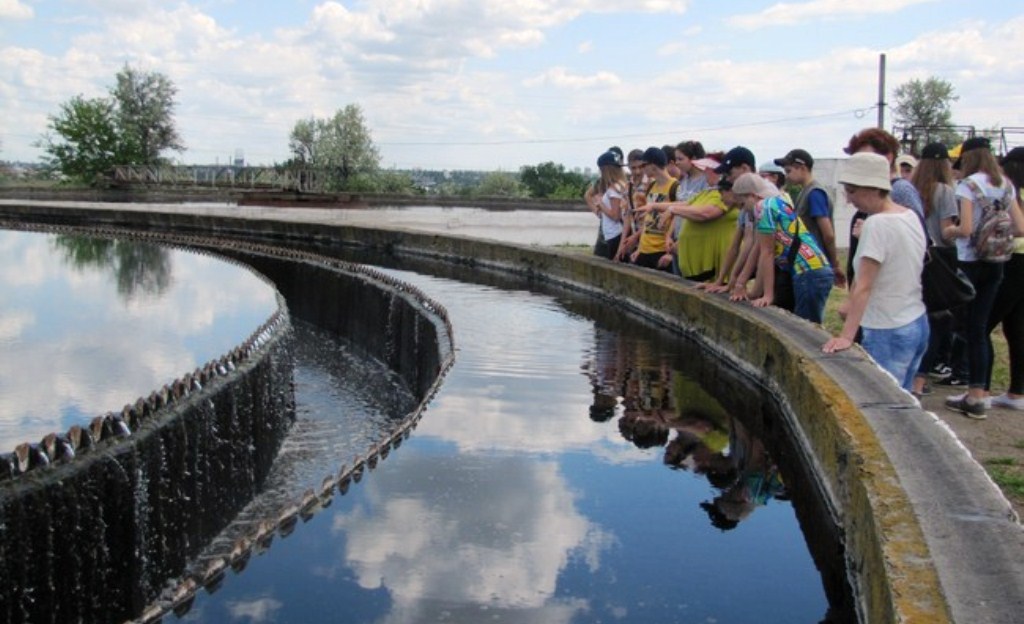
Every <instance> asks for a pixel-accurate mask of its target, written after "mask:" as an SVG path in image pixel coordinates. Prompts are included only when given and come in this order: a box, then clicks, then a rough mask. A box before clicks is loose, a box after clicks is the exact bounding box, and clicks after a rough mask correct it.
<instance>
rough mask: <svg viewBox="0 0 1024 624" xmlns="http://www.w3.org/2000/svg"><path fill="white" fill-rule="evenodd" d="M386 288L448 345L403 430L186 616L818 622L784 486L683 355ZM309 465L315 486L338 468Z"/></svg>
mask: <svg viewBox="0 0 1024 624" xmlns="http://www.w3.org/2000/svg"><path fill="white" fill-rule="evenodd" d="M395 274H396V275H397V276H398V277H400V278H402V279H406V280H408V281H410V282H412V283H414V284H415V285H417V286H419V287H420V288H421V289H422V290H424V291H425V292H426V293H427V294H428V295H429V296H431V297H432V298H434V299H435V300H437V301H439V302H441V303H442V304H444V305H445V306H446V307H447V309H448V310H449V314H450V316H451V318H452V323H453V326H454V328H455V341H456V349H457V359H456V363H455V366H454V367H453V369H452V371H451V372H450V373H449V374H448V376H447V378H446V379H445V383H444V385H443V386H442V388H441V390H440V391H439V393H438V395H437V396H436V397H435V399H434V400H433V402H432V403H431V404H430V406H429V408H428V410H427V412H426V414H425V416H424V418H423V420H422V421H421V423H420V425H419V427H418V428H417V429H416V431H415V433H414V434H413V436H412V437H411V438H410V439H409V440H408V441H407V442H406V443H405V444H403V445H402V447H401V448H400V449H398V450H396V451H393V452H392V454H391V455H390V456H389V458H388V459H387V460H386V461H384V462H382V463H381V464H380V465H379V466H378V467H377V469H376V470H374V471H372V472H370V473H368V474H367V476H366V477H364V479H363V481H362V482H361V483H359V484H357V485H354V486H353V487H352V489H351V490H350V491H349V492H348V494H347V495H345V496H340V497H336V498H335V499H334V501H333V503H332V504H331V506H329V507H328V508H326V509H325V510H323V511H321V512H320V513H319V514H317V515H315V516H313V517H312V518H311V519H310V520H309V521H308V522H305V523H302V524H300V525H299V527H298V528H297V529H296V530H295V531H294V532H293V533H291V534H290V535H289V536H288V537H286V538H283V539H278V540H276V541H275V543H274V544H273V545H272V547H271V548H270V549H269V550H268V551H267V552H265V553H264V554H263V555H261V556H258V557H254V558H253V559H252V560H251V561H250V562H249V564H248V567H247V568H246V569H245V570H244V571H243V572H242V573H241V574H237V575H231V576H229V578H227V579H226V580H225V582H224V583H223V585H222V586H220V588H219V589H218V590H217V592H216V593H214V594H212V595H207V594H202V595H200V596H199V597H198V598H197V599H196V601H195V603H194V604H193V606H192V608H191V610H190V611H189V612H188V613H187V614H186V615H185V616H184V619H186V620H188V621H203V622H222V621H225V622H226V621H234V622H255V621H261V622H327V621H331V622H389V623H397V622H409V623H412V622H467V623H469V622H474V623H475V622H485V621H488V622H490V621H493V622H740V623H742V622H758V623H764V622H780V623H781V622H786V623H791V622H817V621H819V620H820V619H821V618H822V617H823V615H824V614H825V612H826V610H827V602H826V600H825V597H824V592H823V589H822V583H821V579H820V577H819V576H818V574H817V571H816V570H815V567H814V564H813V562H812V560H811V557H810V555H809V554H808V551H807V548H806V545H805V543H804V539H803V536H802V534H801V532H800V528H799V526H798V523H797V521H796V518H795V517H794V512H793V508H792V506H791V504H790V503H789V501H788V498H789V492H787V490H786V485H785V482H784V479H783V478H782V476H781V474H780V472H779V469H778V467H777V466H776V465H775V462H774V461H773V460H772V458H771V457H770V455H769V454H768V453H767V451H766V450H765V447H764V445H763V444H762V443H761V442H760V441H759V440H757V439H756V438H755V437H753V436H752V435H751V433H750V432H749V430H748V429H747V428H746V427H745V426H744V425H743V423H742V421H741V419H739V418H738V416H740V415H741V414H737V413H733V412H732V411H730V409H729V408H727V407H726V405H729V406H731V408H732V409H739V408H736V407H735V406H741V405H744V402H743V401H736V400H729V401H725V402H723V401H721V400H719V399H716V398H715V397H714V396H712V395H711V394H709V392H708V391H707V390H705V389H703V388H702V387H701V384H700V383H698V382H697V381H696V380H695V377H694V376H693V374H692V372H693V371H694V370H695V369H694V366H695V363H696V364H697V365H698V366H699V361H698V358H700V357H701V355H700V353H699V352H697V351H695V350H694V349H693V347H692V345H688V344H687V343H684V342H683V341H681V340H679V339H677V338H676V337H674V336H671V335H668V334H666V333H664V332H661V331H657V330H655V329H652V328H651V327H650V326H648V325H646V324H645V323H642V322H640V321H637V320H636V319H633V318H631V317H627V316H625V315H622V314H621V313H616V312H614V311H609V310H604V311H602V310H601V307H600V304H595V303H594V302H587V301H585V300H579V299H578V298H573V297H568V298H564V299H563V298H560V297H557V296H552V295H544V294H538V293H534V292H529V291H526V290H504V289H499V288H494V287H490V286H486V285H482V284H470V283H463V282H459V281H455V280H451V279H445V278H437V277H429V276H423V275H416V274H411V273H404V272H396V273H395ZM356 388H358V384H357V385H356ZM296 392H297V395H296V400H297V403H298V406H299V410H300V412H302V413H304V416H300V420H301V419H302V418H315V417H316V413H317V412H318V411H320V410H323V409H324V407H323V406H324V405H325V402H324V401H322V400H321V399H322V397H319V394H320V393H321V392H322V390H317V389H310V388H303V387H302V384H299V385H298V387H297V389H296ZM365 400H368V401H371V400H372V397H369V398H367V399H365ZM314 403H317V404H319V405H320V406H319V407H317V406H315V405H314ZM755 403H756V402H755ZM322 443H323V442H318V444H322ZM326 455H327V456H324V457H321V458H320V459H319V460H318V459H317V458H316V457H314V455H313V454H308V455H306V457H307V458H308V461H309V462H310V466H311V472H315V470H313V469H312V466H318V467H322V469H323V471H324V472H325V473H326V472H329V471H331V470H335V469H336V468H337V466H338V465H339V464H340V463H342V462H343V461H345V458H344V457H338V456H337V455H335V454H331V453H328V454H326Z"/></svg>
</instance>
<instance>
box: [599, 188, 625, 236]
mask: <svg viewBox="0 0 1024 624" xmlns="http://www.w3.org/2000/svg"><path fill="white" fill-rule="evenodd" d="M613 199H625V196H624V195H623V194H622V192H621V191H619V190H617V189H615V188H609V189H608V190H606V191H605V192H604V195H602V196H601V204H602V205H603V206H604V208H605V210H611V208H612V200H613ZM626 204H627V202H625V201H623V202H622V204H620V205H619V207H620V208H622V209H625V208H626ZM620 214H621V213H620ZM601 234H603V235H604V239H605V240H611V239H613V238H615V237H616V236H618V235H620V234H622V219H621V218H620V219H612V218H611V217H609V216H608V215H607V214H605V213H604V212H602V213H601Z"/></svg>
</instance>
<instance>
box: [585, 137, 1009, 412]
mask: <svg viewBox="0 0 1024 624" xmlns="http://www.w3.org/2000/svg"><path fill="white" fill-rule="evenodd" d="M845 151H846V153H847V154H849V155H850V157H849V158H848V159H847V160H846V161H845V162H844V163H842V165H841V170H840V174H839V183H840V184H841V185H842V187H843V190H844V192H845V194H846V198H847V201H848V202H849V203H851V204H852V205H853V206H854V207H855V208H856V209H857V213H856V215H855V216H854V218H853V219H852V220H851V223H850V248H849V254H848V260H847V263H846V266H845V267H841V266H840V263H839V261H838V256H837V250H836V230H835V221H834V203H835V202H834V197H833V196H832V194H831V192H830V190H829V189H828V188H826V187H825V186H823V185H821V184H820V183H818V181H816V180H815V178H814V173H813V172H814V158H813V157H812V156H811V154H809V153H808V152H807V151H806V150H803V149H792V150H790V151H789V152H788V153H787V154H786V155H785V156H782V157H779V158H775V159H773V160H771V161H768V162H766V163H763V164H761V166H760V167H758V166H757V164H756V160H755V157H754V154H753V153H752V152H751V151H750V150H749V149H747V148H746V147H743V146H737V147H734V148H732V149H730V150H729V151H727V152H708V151H706V150H705V149H704V147H703V145H701V143H700V142H699V141H692V140H690V141H683V142H681V143H679V144H678V145H676V146H674V147H673V146H665V147H649V148H647V149H646V150H640V149H636V150H633V151H631V152H629V154H628V155H624V154H623V152H622V150H621V149H619V148H617V147H613V148H610V149H609V150H608V151H606V152H605V153H603V154H601V156H600V157H599V158H598V160H597V165H598V168H599V170H600V176H599V178H598V180H597V181H596V182H595V184H594V185H593V186H592V187H591V188H590V189H588V190H587V192H586V194H585V197H584V199H585V201H586V202H587V205H588V206H589V207H590V209H591V210H592V211H593V212H594V214H595V215H597V216H598V217H599V219H600V228H599V234H598V241H597V244H596V245H595V247H594V252H595V254H598V255H601V256H603V257H606V258H608V259H609V260H612V261H618V262H627V263H632V264H635V265H638V266H641V267H645V268H648V269H653V270H659V271H666V272H670V273H673V274H675V275H678V276H680V277H682V278H685V279H687V280H691V281H694V282H696V283H697V288H700V289H703V290H706V291H707V292H711V293H727V295H728V297H729V299H730V300H731V301H749V302H751V303H752V304H753V305H754V306H757V307H764V306H770V305H774V306H778V307H781V308H784V309H786V310H789V311H791V312H793V313H794V314H796V315H798V316H800V317H802V318H804V319H806V320H808V321H811V322H814V323H819V324H820V323H822V321H823V318H824V312H825V306H826V302H827V300H828V298H829V295H830V293H831V290H832V288H833V287H838V288H846V287H847V284H849V288H850V294H849V297H848V298H847V300H846V301H845V302H844V304H843V305H842V306H841V307H840V315H841V316H842V317H843V319H844V324H843V328H842V331H841V332H840V333H839V335H838V336H835V337H834V338H832V339H831V340H829V341H828V342H827V343H825V344H824V345H823V346H822V350H823V351H824V352H825V353H835V352H838V351H843V350H845V349H849V348H850V347H851V346H852V345H853V344H855V343H858V342H859V343H860V344H861V345H862V347H863V348H864V349H865V350H866V351H867V352H868V353H869V354H870V355H871V356H872V357H873V358H874V359H875V361H876V362H877V363H878V364H879V366H881V367H882V368H883V369H885V370H886V371H888V372H889V373H891V374H892V375H893V376H894V377H895V378H896V380H897V381H898V382H899V383H900V385H901V386H902V387H903V388H905V389H906V390H908V391H910V392H913V393H914V394H915V395H916V396H920V395H921V394H923V393H925V392H927V391H928V390H929V389H928V386H927V383H926V379H927V378H926V375H927V373H929V372H931V371H933V370H936V369H937V368H941V367H943V366H944V365H945V364H946V363H949V366H948V367H949V368H952V367H953V366H955V365H956V364H957V363H962V364H961V365H960V366H959V369H960V371H959V374H960V375H962V376H963V377H964V378H965V379H963V382H964V384H965V385H966V386H967V391H966V392H965V393H963V394H961V395H957V396H954V397H950V398H949V399H947V405H948V406H949V407H950V408H951V409H954V410H956V411H959V412H961V413H963V414H965V415H967V416H969V417H972V418H979V419H980V418H984V417H985V410H986V408H988V407H989V406H991V405H992V404H997V405H999V406H1001V407H1006V408H1011V409H1017V410H1024V324H1022V323H1024V284H1022V282H1024V213H1022V212H1021V208H1020V201H1019V199H1020V196H1019V195H1018V190H1019V189H1021V188H1024V148H1016V149H1014V150H1011V151H1010V152H1009V153H1008V154H1007V155H1006V156H1005V157H1004V158H1003V159H1002V161H1001V162H1000V161H999V160H997V159H996V157H995V155H994V153H993V152H992V148H991V145H990V143H989V141H988V140H987V139H985V138H983V137H974V138H970V139H968V140H967V141H965V142H964V143H963V145H962V146H961V148H960V154H959V156H958V157H957V159H956V162H955V163H954V162H953V160H952V159H951V158H950V154H949V151H948V150H947V147H946V146H945V145H943V144H941V143H931V144H929V145H927V146H925V147H924V149H923V150H922V152H921V154H920V155H919V156H918V157H916V158H915V157H912V156H909V155H901V154H900V144H899V142H898V141H897V140H896V138H895V137H893V136H892V135H891V134H890V133H888V132H886V131H884V130H882V129H879V128H867V129H865V130H863V131H861V132H859V133H857V134H856V135H854V136H853V137H852V138H851V139H850V141H849V143H848V145H847V146H846V147H845ZM626 168H628V173H627V171H626ZM793 195H795V198H794V197H793ZM993 221H995V222H997V224H996V225H993ZM954 249H955V258H952V261H953V263H954V264H955V265H957V266H959V267H960V269H962V271H963V272H964V273H965V274H966V275H967V277H968V278H969V279H970V281H971V283H972V284H973V285H974V288H975V292H976V295H975V297H974V299H973V300H971V301H970V302H969V303H968V304H966V305H964V306H962V307H961V308H960V309H957V310H953V311H951V312H950V311H942V312H941V313H940V312H939V311H937V310H936V311H932V310H928V309H927V307H926V305H925V303H924V299H923V296H922V282H921V274H922V270H923V269H924V264H925V261H926V258H927V257H929V255H930V254H947V255H951V254H952V252H953V250H954ZM1000 324H1001V325H1002V326H1003V331H1004V333H1005V334H1006V337H1007V341H1008V342H1009V343H1010V366H1011V375H1010V377H1011V379H1010V387H1009V390H1008V391H1007V393H1005V394H1002V395H1000V396H998V397H994V398H993V397H990V396H989V389H990V385H991V373H992V364H993V351H992V343H991V338H990V336H991V332H992V331H993V330H994V329H995V327H997V326H998V325H1000ZM933 326H935V327H934V328H933ZM936 329H939V330H940V331H935V330H936ZM950 336H955V337H956V340H953V341H950V340H949V337H950ZM951 376H952V373H950V377H951Z"/></svg>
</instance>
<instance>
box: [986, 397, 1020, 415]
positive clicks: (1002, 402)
mask: <svg viewBox="0 0 1024 624" xmlns="http://www.w3.org/2000/svg"><path fill="white" fill-rule="evenodd" d="M992 405H995V406H996V407H1003V408H1006V409H1012V410H1017V411H1020V412H1024V397H1021V398H1019V399H1011V398H1010V396H1009V395H1008V394H1000V395H999V396H997V397H992Z"/></svg>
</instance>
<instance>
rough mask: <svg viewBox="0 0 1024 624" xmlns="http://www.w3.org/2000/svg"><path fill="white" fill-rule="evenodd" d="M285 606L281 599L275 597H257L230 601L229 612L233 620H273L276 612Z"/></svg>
mask: <svg viewBox="0 0 1024 624" xmlns="http://www.w3.org/2000/svg"><path fill="white" fill-rule="evenodd" d="M283 606H284V603H282V602H281V601H280V600H275V599H273V598H257V599H254V600H239V601H233V602H228V604H227V608H228V613H230V614H231V619H233V620H245V621H247V622H272V621H274V614H275V613H277V612H278V611H279V610H280V609H281V607H283Z"/></svg>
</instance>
